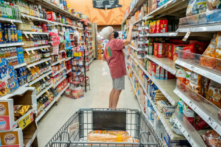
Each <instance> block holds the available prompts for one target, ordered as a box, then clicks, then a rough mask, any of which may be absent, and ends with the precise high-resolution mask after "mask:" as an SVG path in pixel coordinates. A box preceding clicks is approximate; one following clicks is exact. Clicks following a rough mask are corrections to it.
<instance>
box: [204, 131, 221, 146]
mask: <svg viewBox="0 0 221 147" xmlns="http://www.w3.org/2000/svg"><path fill="white" fill-rule="evenodd" d="M202 138H203V141H204V142H205V144H206V145H207V146H208V147H220V145H221V137H220V135H219V134H218V133H217V132H216V131H214V130H209V131H208V132H207V133H206V134H204V135H202Z"/></svg>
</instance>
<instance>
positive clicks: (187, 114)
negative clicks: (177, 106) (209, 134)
mask: <svg viewBox="0 0 221 147" xmlns="http://www.w3.org/2000/svg"><path fill="white" fill-rule="evenodd" d="M194 118H195V112H194V111H193V110H192V109H191V108H190V107H189V106H188V105H187V104H186V103H184V106H183V122H184V123H186V124H187V123H188V122H189V123H190V124H191V125H192V126H195V121H194ZM186 120H187V121H188V122H186ZM187 126H188V125H187Z"/></svg>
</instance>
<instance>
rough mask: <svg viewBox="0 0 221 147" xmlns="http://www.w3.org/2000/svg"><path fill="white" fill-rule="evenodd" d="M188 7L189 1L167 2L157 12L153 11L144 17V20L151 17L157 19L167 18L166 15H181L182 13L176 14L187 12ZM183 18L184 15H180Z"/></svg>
mask: <svg viewBox="0 0 221 147" xmlns="http://www.w3.org/2000/svg"><path fill="white" fill-rule="evenodd" d="M187 5H188V0H184V1H183V0H169V1H168V2H166V3H165V4H163V5H162V6H160V7H158V8H156V9H155V10H153V11H151V12H150V13H149V14H147V15H146V16H144V17H143V19H145V20H146V19H148V17H149V16H154V17H156V16H157V18H160V17H163V16H166V15H170V14H175V15H176V14H178V15H179V14H180V13H176V12H179V11H181V10H186V8H187ZM180 16H182V14H181V15H180Z"/></svg>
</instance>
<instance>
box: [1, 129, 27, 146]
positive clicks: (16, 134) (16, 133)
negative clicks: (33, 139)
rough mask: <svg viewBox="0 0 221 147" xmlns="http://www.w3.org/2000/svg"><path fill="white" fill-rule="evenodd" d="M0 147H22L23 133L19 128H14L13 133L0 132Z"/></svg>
mask: <svg viewBox="0 0 221 147" xmlns="http://www.w3.org/2000/svg"><path fill="white" fill-rule="evenodd" d="M0 140H1V142H0V145H1V147H22V146H23V133H22V130H21V128H16V129H14V130H13V131H5V132H0Z"/></svg>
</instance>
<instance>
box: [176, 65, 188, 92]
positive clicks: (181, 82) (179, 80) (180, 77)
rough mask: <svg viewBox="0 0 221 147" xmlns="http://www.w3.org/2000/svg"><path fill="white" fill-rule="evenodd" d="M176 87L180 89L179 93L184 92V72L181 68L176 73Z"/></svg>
mask: <svg viewBox="0 0 221 147" xmlns="http://www.w3.org/2000/svg"><path fill="white" fill-rule="evenodd" d="M176 77H177V86H178V87H179V88H180V90H181V91H185V83H186V72H185V71H184V70H183V68H180V69H179V70H178V71H177V73H176Z"/></svg>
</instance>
